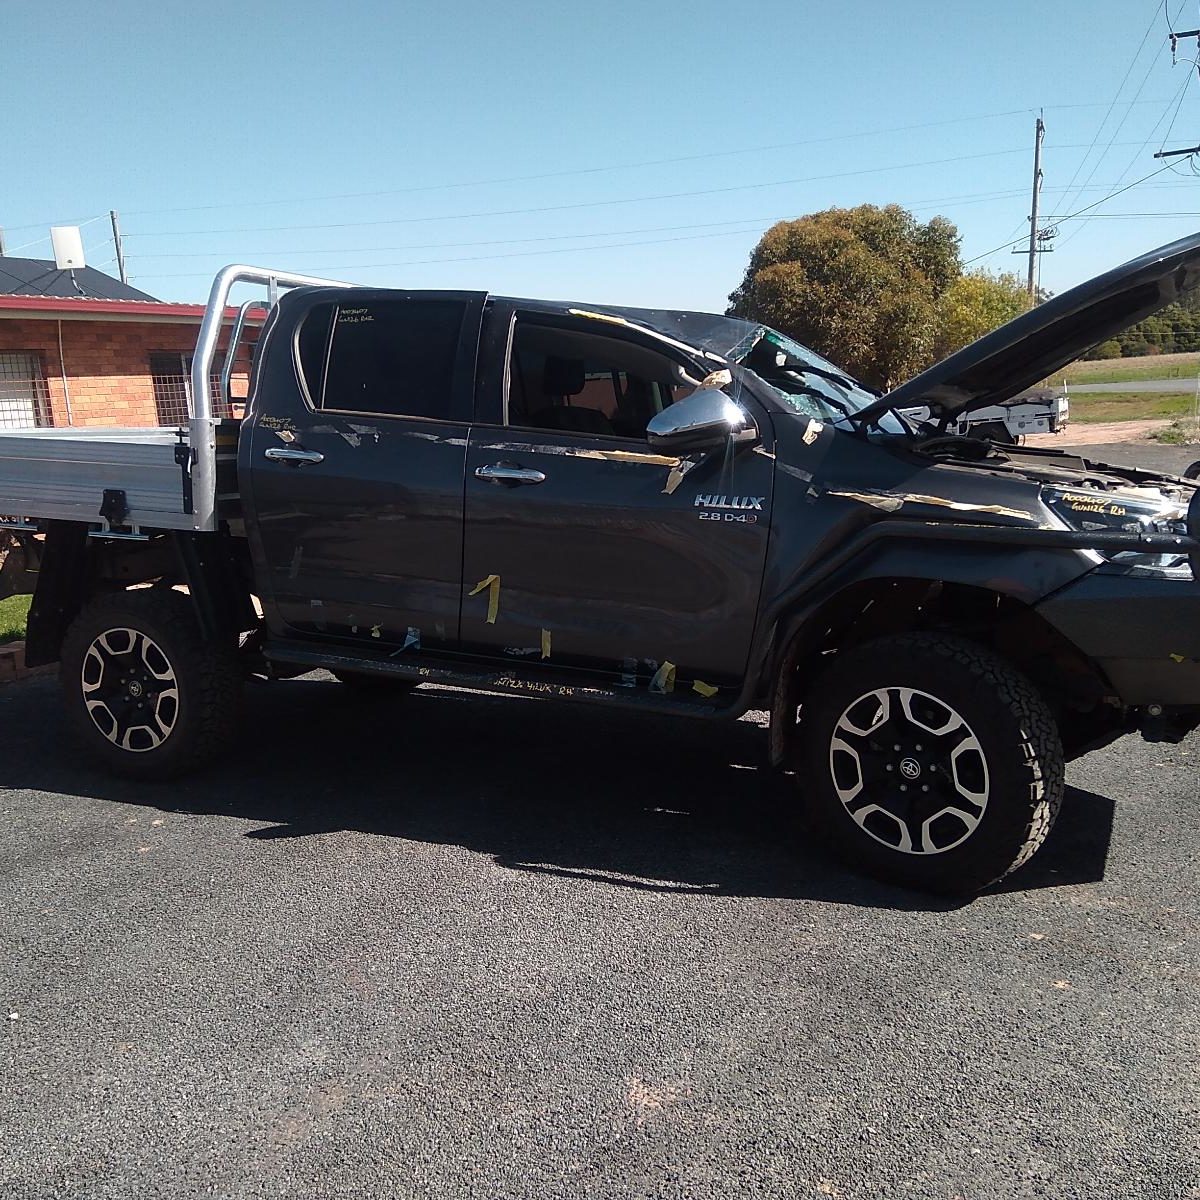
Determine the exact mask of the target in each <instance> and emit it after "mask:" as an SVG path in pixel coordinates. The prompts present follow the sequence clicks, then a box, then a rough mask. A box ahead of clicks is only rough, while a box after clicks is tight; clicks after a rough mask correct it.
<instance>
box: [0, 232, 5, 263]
mask: <svg viewBox="0 0 1200 1200" xmlns="http://www.w3.org/2000/svg"><path fill="white" fill-rule="evenodd" d="M3 257H4V230H3V229H0V258H3Z"/></svg>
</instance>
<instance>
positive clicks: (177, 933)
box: [0, 676, 1200, 1200]
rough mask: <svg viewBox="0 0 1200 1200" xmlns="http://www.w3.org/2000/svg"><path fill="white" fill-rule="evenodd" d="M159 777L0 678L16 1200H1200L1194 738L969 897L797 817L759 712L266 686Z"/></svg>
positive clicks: (1098, 783)
mask: <svg viewBox="0 0 1200 1200" xmlns="http://www.w3.org/2000/svg"><path fill="white" fill-rule="evenodd" d="M246 731H247V744H246V745H244V746H243V748H242V749H241V750H240V751H239V752H238V753H237V755H236V756H235V757H234V758H233V759H231V760H230V761H229V762H228V763H226V764H225V765H224V766H222V767H221V768H219V769H217V770H215V771H213V772H211V773H209V774H207V775H205V776H203V777H197V778H194V779H191V780H188V781H186V782H182V783H178V784H174V785H169V786H168V785H153V786H146V785H133V784H126V783H120V782H113V781H111V780H107V779H105V778H103V777H100V776H97V775H96V774H94V773H92V772H91V771H90V770H89V769H88V768H87V767H85V766H84V765H81V764H80V763H78V762H77V761H76V760H75V758H74V757H73V755H72V754H71V753H70V751H69V749H68V748H67V747H66V746H65V745H64V743H63V736H62V730H61V726H60V722H59V718H58V713H57V707H56V696H55V689H54V685H53V682H52V681H50V680H45V679H41V680H35V681H31V682H26V683H23V684H17V685H12V686H8V687H4V688H0V764H2V772H3V773H2V783H3V785H4V786H3V788H2V789H0V809H2V810H3V821H4V828H5V836H4V838H3V840H2V841H0V914H2V915H0V945H2V948H3V971H2V974H0V1003H2V1005H3V1008H2V1010H0V1019H3V1025H4V1026H5V1028H4V1036H5V1037H6V1039H7V1047H6V1050H5V1055H6V1059H5V1064H4V1071H3V1077H2V1082H0V1195H3V1196H4V1197H5V1198H6V1200H25V1198H31V1197H86V1198H87V1200H109V1198H112V1200H116V1198H120V1200H128V1198H129V1197H137V1198H138V1200H148V1198H151V1197H164V1198H166V1197H170V1198H171V1200H180V1198H183V1197H191V1196H230V1197H243V1196H246V1197H250V1196H252V1197H268V1196H270V1197H274V1196H282V1197H296V1198H303V1200H320V1198H325V1197H339V1198H340V1197H388V1198H391V1197H409V1196H413V1197H415V1196H421V1197H438V1196H445V1197H480V1198H484V1197H486V1198H489V1200H491V1198H497V1197H531V1198H532V1197H538V1198H539V1200H541V1198H545V1197H553V1198H558V1197H589V1198H592V1197H609V1196H612V1197H680V1198H683V1197H687V1198H689V1200H691V1198H697V1197H721V1198H722V1200H725V1198H729V1197H739V1198H740V1197H788V1198H791V1197H808V1196H815V1197H847V1198H862V1197H878V1198H885V1197H886V1198H887V1200H893V1198H895V1197H915V1198H918V1200H922V1198H926V1197H928V1198H931V1200H934V1198H936V1200H949V1198H950V1197H955V1196H958V1197H965V1198H967V1200H977V1198H989V1200H990V1198H996V1197H1003V1198H1004V1200H1011V1198H1016V1197H1054V1198H1055V1200H1062V1198H1064V1197H1088V1198H1089V1200H1090V1198H1093V1197H1110V1196H1111V1197H1116V1196H1121V1197H1122V1198H1123V1200H1129V1198H1138V1197H1154V1198H1155V1200H1165V1198H1171V1197H1185V1196H1191V1197H1195V1196H1200V1074H1198V1072H1197V1063H1198V1061H1200V1011H1198V1010H1200V1005H1198V1002H1197V996H1198V994H1200V938H1198V917H1200V902H1198V900H1197V884H1198V882H1200V833H1198V832H1197V817H1198V813H1197V787H1196V775H1195V767H1196V759H1197V756H1198V755H1200V738H1194V739H1192V740H1191V741H1190V742H1188V743H1185V744H1184V745H1182V746H1179V747H1154V746H1146V745H1144V744H1141V743H1140V742H1135V741H1127V742H1124V743H1121V744H1119V745H1117V746H1116V747H1113V748H1110V749H1109V750H1107V751H1103V752H1100V753H1098V754H1096V755H1094V756H1092V757H1091V758H1089V759H1086V760H1083V761H1082V762H1080V763H1078V764H1076V765H1074V766H1073V767H1072V768H1071V769H1070V776H1069V778H1070V782H1071V784H1072V788H1071V792H1070V796H1069V800H1068V804H1067V806H1066V808H1065V810H1064V816H1063V818H1062V820H1061V821H1060V823H1059V826H1058V828H1057V829H1056V830H1055V832H1054V834H1053V835H1052V839H1051V841H1050V842H1049V843H1048V845H1047V846H1046V848H1045V849H1044V851H1043V853H1042V854H1041V855H1040V856H1039V858H1038V859H1036V860H1035V861H1034V862H1033V863H1031V864H1030V865H1029V866H1028V867H1026V868H1025V869H1024V870H1022V871H1021V872H1020V873H1018V874H1017V875H1016V876H1014V877H1013V879H1012V880H1011V882H1010V884H1009V885H1007V886H1006V887H1004V888H1003V889H1002V890H999V891H997V892H996V893H995V894H989V895H985V896H983V897H982V898H979V899H977V900H975V901H974V902H973V903H971V904H968V905H965V906H959V905H952V904H946V903H943V902H937V901H931V900H929V899H927V898H924V897H921V896H918V895H915V894H911V893H908V892H905V891H902V890H898V889H895V888H890V887H885V886H882V885H878V884H874V883H871V882H868V881H864V880H861V879H858V878H856V877H855V876H854V875H852V874H850V873H848V872H847V871H846V870H845V869H843V868H842V867H841V866H839V865H837V864H834V863H831V862H829V861H827V860H826V859H825V858H824V857H823V856H822V855H821V854H820V853H819V852H818V851H816V850H815V849H813V848H810V847H809V846H807V845H806V844H804V842H803V840H797V839H795V838H794V837H793V836H792V835H790V834H789V832H788V830H789V822H788V820H787V817H786V812H787V809H788V807H789V805H790V803H791V791H790V787H789V785H788V784H787V783H786V782H785V781H781V780H779V779H777V778H776V777H774V776H771V775H769V774H768V773H767V772H766V771H765V770H764V769H763V765H762V764H763V755H764V750H765V747H764V734H763V730H762V729H761V728H759V727H758V726H757V725H755V724H753V723H752V722H750V721H742V722H739V723H738V724H737V725H733V726H728V727H722V728H721V729H713V728H711V727H708V726H699V725H691V724H687V723H682V722H676V721H671V720H666V719H661V718H659V719H653V720H651V719H635V718H633V717H629V716H611V715H597V714H596V713H595V712H594V711H592V710H589V709H584V708H573V707H569V706H552V705H549V704H544V703H542V702H539V701H535V700H513V699H499V698H491V697H486V696H472V695H469V694H466V693H462V692H456V691H452V690H448V689H428V688H426V689H422V690H421V691H419V692H418V693H416V694H414V695H412V696H410V697H407V698H401V699H396V700H393V701H390V702H388V703H386V704H384V705H380V706H376V707H371V706H370V705H368V704H364V703H363V702H362V701H361V700H356V699H354V698H353V697H352V696H351V695H349V694H348V692H347V690H346V689H344V688H343V687H342V686H341V685H338V684H336V683H334V682H332V681H329V680H328V678H327V677H325V678H322V677H318V676H313V677H309V678H308V679H305V680H298V681H294V682H291V683H282V684H272V685H265V684H264V685H261V686H259V687H256V688H255V689H254V690H253V693H252V695H251V697H250V707H249V713H248V716H247V727H246Z"/></svg>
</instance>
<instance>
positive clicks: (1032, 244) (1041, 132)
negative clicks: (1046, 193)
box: [1029, 113, 1046, 304]
mask: <svg viewBox="0 0 1200 1200" xmlns="http://www.w3.org/2000/svg"><path fill="white" fill-rule="evenodd" d="M1045 136H1046V124H1045V122H1044V121H1043V120H1042V118H1041V114H1040V113H1039V114H1038V119H1037V125H1036V127H1035V131H1034V141H1033V202H1032V203H1031V205H1030V208H1029V303H1030V304H1032V303H1033V302H1034V300H1036V299H1037V256H1038V198H1039V197H1040V196H1041V194H1042V139H1043V138H1044V137H1045Z"/></svg>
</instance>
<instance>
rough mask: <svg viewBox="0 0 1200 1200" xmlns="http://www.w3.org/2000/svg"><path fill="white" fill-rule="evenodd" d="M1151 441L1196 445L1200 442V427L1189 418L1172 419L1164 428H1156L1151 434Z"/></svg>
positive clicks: (1170, 444) (1169, 444)
mask: <svg viewBox="0 0 1200 1200" xmlns="http://www.w3.org/2000/svg"><path fill="white" fill-rule="evenodd" d="M1150 439H1151V441H1155V442H1165V443H1166V444H1167V445H1168V446H1195V445H1197V444H1200V427H1198V426H1197V425H1196V422H1195V421H1193V420H1191V419H1190V418H1188V419H1187V420H1184V421H1172V422H1171V424H1170V425H1168V426H1166V427H1165V428H1163V429H1156V430H1154V431H1153V432H1152V433H1151V434H1150Z"/></svg>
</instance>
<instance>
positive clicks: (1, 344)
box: [0, 258, 248, 429]
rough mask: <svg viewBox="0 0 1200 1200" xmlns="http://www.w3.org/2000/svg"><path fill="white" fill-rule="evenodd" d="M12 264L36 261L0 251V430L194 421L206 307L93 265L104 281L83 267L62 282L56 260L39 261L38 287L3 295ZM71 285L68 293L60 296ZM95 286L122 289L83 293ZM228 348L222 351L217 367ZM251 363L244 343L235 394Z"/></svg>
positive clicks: (242, 385) (23, 285)
mask: <svg viewBox="0 0 1200 1200" xmlns="http://www.w3.org/2000/svg"><path fill="white" fill-rule="evenodd" d="M14 262H18V263H33V262H37V260H13V259H7V258H0V429H3V428H9V429H19V428H27V427H29V426H64V425H76V426H102V425H143V426H144V425H176V424H179V423H180V422H181V421H186V420H187V411H188V399H189V396H190V392H191V380H190V378H189V372H190V370H191V354H192V350H193V348H194V347H195V344H196V335H197V333H198V332H199V329H200V320H201V318H202V317H203V315H204V306H203V305H199V304H173V303H165V302H163V301H160V300H155V299H154V298H153V297H150V296H147V295H146V294H145V293H144V292H137V291H136V289H133V288H126V286H125V285H123V284H121V283H120V281H119V280H115V279H111V278H110V277H108V276H104V275H101V273H100V272H98V271H93V270H91V269H90V268H87V269H86V275H87V276H99V279H100V280H101V281H104V282H103V283H99V284H97V283H96V282H95V281H94V280H92V279H88V278H85V277H84V275H85V272H83V271H81V272H76V273H75V275H76V276H77V278H72V279H70V280H67V281H63V280H55V279H54V276H55V275H61V276H67V275H70V274H71V273H70V272H55V271H54V266H53V263H48V264H47V263H38V264H37V265H39V266H41V267H43V268H47V270H45V271H44V273H43V275H42V276H41V277H40V278H39V279H38V283H37V286H39V290H38V291H36V292H32V291H30V290H29V288H30V287H31V286H34V285H31V284H30V283H29V282H28V281H23V282H22V283H21V285H20V287H19V289H17V290H13V291H9V292H8V293H7V294H6V293H5V290H4V289H5V283H6V282H7V280H8V279H11V278H14V277H16V276H17V275H19V274H20V273H19V272H12V271H8V272H7V279H6V269H7V268H9V267H10V266H11V264H13V263H14ZM67 283H69V284H70V285H71V286H72V288H73V291H72V293H71V294H63V293H64V291H65V284H67ZM88 284H90V285H91V286H90V287H88V286H85V285H88ZM55 285H56V286H55ZM11 286H12V285H11V284H10V287H11ZM42 287H48V288H49V289H50V291H51V292H52V293H57V294H46V293H45V292H44V291H41V290H40V288H42ZM88 291H90V292H92V293H95V292H96V291H105V292H108V293H117V294H116V295H112V294H110V295H96V294H84V293H85V292H88ZM122 291H124V292H127V293H133V296H134V297H136V298H132V297H129V296H126V295H121V294H120V293H121V292H122ZM235 315H236V310H234V309H229V310H228V311H227V312H226V314H225V317H226V325H229V324H230V323H232V321H233V318H234V316H235ZM222 356H223V349H222V355H219V356H218V365H219V362H220V359H221V357H222ZM247 369H248V351H243V352H242V354H241V355H240V356H239V363H238V369H237V370H235V372H234V376H233V381H232V386H231V391H232V392H233V395H234V396H235V397H237V396H244V395H245V392H246V379H247ZM225 415H228V410H226V413H225Z"/></svg>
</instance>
